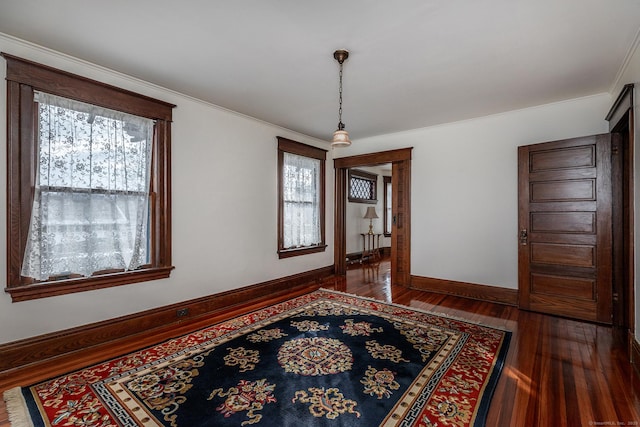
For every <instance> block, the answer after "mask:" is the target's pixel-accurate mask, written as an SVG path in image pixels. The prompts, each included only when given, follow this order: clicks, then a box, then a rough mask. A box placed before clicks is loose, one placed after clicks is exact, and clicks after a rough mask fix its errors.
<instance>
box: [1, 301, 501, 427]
mask: <svg viewBox="0 0 640 427" xmlns="http://www.w3.org/2000/svg"><path fill="white" fill-rule="evenodd" d="M510 336H511V334H510V332H508V331H503V330H500V329H495V328H491V327H486V326H482V325H478V324H475V323H470V322H465V321H462V320H459V319H454V318H450V317H444V316H440V315H437V314H434V313H428V312H425V311H419V310H415V309H412V308H409V307H404V306H400V305H394V304H387V303H383V302H379V301H374V300H371V299H366V298H361V297H357V296H353V295H347V294H343V293H339V292H334V291H327V290H319V291H315V292H313V293H310V294H306V295H303V296H300V297H297V298H294V299H291V300H288V301H285V302H282V303H279V304H275V305H272V306H269V307H266V308H263V309H260V310H257V311H254V312H251V313H248V314H245V315H243V316H240V317H237V318H234V319H231V320H228V321H225V322H222V323H218V324H216V325H213V326H211V327H208V328H205V329H203V330H200V331H197V332H193V333H190V334H188V335H185V336H181V337H179V338H175V339H172V340H169V341H166V342H164V343H162V344H159V345H156V346H153V347H149V348H146V349H143V350H140V351H137V352H135V353H131V354H128V355H126V356H123V357H118V358H115V359H113V360H109V361H107V362H104V363H100V364H97V365H94V366H91V367H88V368H85V369H81V370H78V371H75V372H72V373H69V374H66V375H62V376H59V377H56V378H52V379H50V380H47V381H44V382H41V383H38V384H35V385H31V386H28V387H23V388H14V389H12V390H9V391H7V392H6V393H5V396H4V398H5V400H6V401H7V408H8V412H9V416H10V420H11V422H12V425H16V426H18V425H20V426H21V425H33V426H36V427H38V426H101V427H106V426H172V427H178V426H185V427H197V426H247V425H257V426H295V427H300V426H377V425H383V426H436V425H437V426H447V425H453V426H469V425H475V426H477V425H484V422H485V418H486V414H487V411H488V408H489V403H490V400H491V396H492V394H493V391H494V389H495V387H496V383H497V381H498V377H499V375H500V371H501V369H502V366H503V363H504V359H505V356H506V353H507V349H508V345H509V340H510Z"/></svg>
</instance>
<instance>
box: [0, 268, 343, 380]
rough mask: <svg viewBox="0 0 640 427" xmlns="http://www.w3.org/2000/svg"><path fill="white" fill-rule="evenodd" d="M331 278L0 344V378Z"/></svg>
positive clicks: (317, 273) (304, 276)
mask: <svg viewBox="0 0 640 427" xmlns="http://www.w3.org/2000/svg"><path fill="white" fill-rule="evenodd" d="M333 272H334V268H333V266H328V267H324V268H319V269H316V270H311V271H307V272H304V273H300V274H295V275H292V276H287V277H283V278H280V279H275V280H270V281H267V282H263V283H259V284H255V285H251V286H246V287H242V288H239V289H234V290H230V291H226V292H221V293H217V294H214V295H210V296H207V297H202V298H197V299H193V300H189V301H184V302H180V303H176V304H171V305H167V306H164V307H159V308H155V309H151V310H147V311H143V312H139V313H135V314H131V315H128V316H123V317H118V318H115V319H110V320H106V321H102V322H97V323H92V324H88V325H84V326H79V327H75V328H71V329H66V330H63V331H58V332H54V333H49V334H45V335H40V336H37V337H33V338H26V339H24V340H20V341H14V342H10V343H6V344H2V345H0V376H4V375H6V374H8V373H9V372H10V371H12V370H15V369H18V368H21V367H25V366H28V365H31V364H34V363H39V362H43V361H46V360H49V359H52V358H56V357H60V356H63V355H69V354H72V353H74V352H78V351H81V350H84V349H87V348H90V347H95V346H99V345H104V344H109V343H113V342H115V341H118V340H124V339H130V338H131V337H134V336H136V335H139V334H143V333H149V332H152V331H161V330H163V329H169V328H172V327H175V326H177V325H181V324H184V323H185V322H187V321H194V320H196V319H198V318H202V317H205V316H211V315H212V314H215V313H218V312H223V311H228V310H230V309H235V308H238V307H241V306H244V305H250V304H251V303H254V302H255V301H256V300H258V299H261V298H264V297H270V298H274V297H277V296H278V295H282V296H283V299H286V297H287V295H289V294H295V293H297V291H299V290H300V289H302V288H309V284H314V283H315V288H319V287H320V284H321V281H322V279H324V278H327V277H329V276H331V275H333ZM312 289H313V288H311V289H310V290H312Z"/></svg>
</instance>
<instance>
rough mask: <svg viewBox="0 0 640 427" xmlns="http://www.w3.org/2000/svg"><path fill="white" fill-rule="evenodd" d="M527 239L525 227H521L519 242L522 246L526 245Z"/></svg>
mask: <svg viewBox="0 0 640 427" xmlns="http://www.w3.org/2000/svg"><path fill="white" fill-rule="evenodd" d="M528 239H529V234H528V233H527V229H526V228H523V229H522V230H520V244H521V245H522V246H526V245H527V240H528Z"/></svg>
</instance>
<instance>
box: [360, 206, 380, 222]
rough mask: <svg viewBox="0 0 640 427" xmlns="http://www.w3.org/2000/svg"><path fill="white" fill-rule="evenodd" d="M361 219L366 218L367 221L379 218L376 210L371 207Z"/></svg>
mask: <svg viewBox="0 0 640 427" xmlns="http://www.w3.org/2000/svg"><path fill="white" fill-rule="evenodd" d="M363 218H367V219H373V218H379V217H378V214H377V213H376V208H375V207H373V206H369V207H368V208H367V212H366V213H365V214H364V216H363Z"/></svg>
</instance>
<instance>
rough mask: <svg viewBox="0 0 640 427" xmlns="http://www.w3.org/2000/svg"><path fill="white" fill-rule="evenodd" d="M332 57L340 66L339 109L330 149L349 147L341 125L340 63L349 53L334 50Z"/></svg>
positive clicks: (347, 137) (347, 135)
mask: <svg viewBox="0 0 640 427" xmlns="http://www.w3.org/2000/svg"><path fill="white" fill-rule="evenodd" d="M333 57H334V58H335V60H336V61H338V64H340V108H339V109H338V130H336V131H335V132H334V133H333V140H332V141H331V147H332V148H338V147H348V146H350V145H351V140H350V139H349V134H348V133H347V131H346V130H344V123H342V63H343V62H344V61H345V60H346V59H347V58H348V57H349V52H348V51H346V50H343V49H340V50H336V51H335V52H333Z"/></svg>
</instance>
